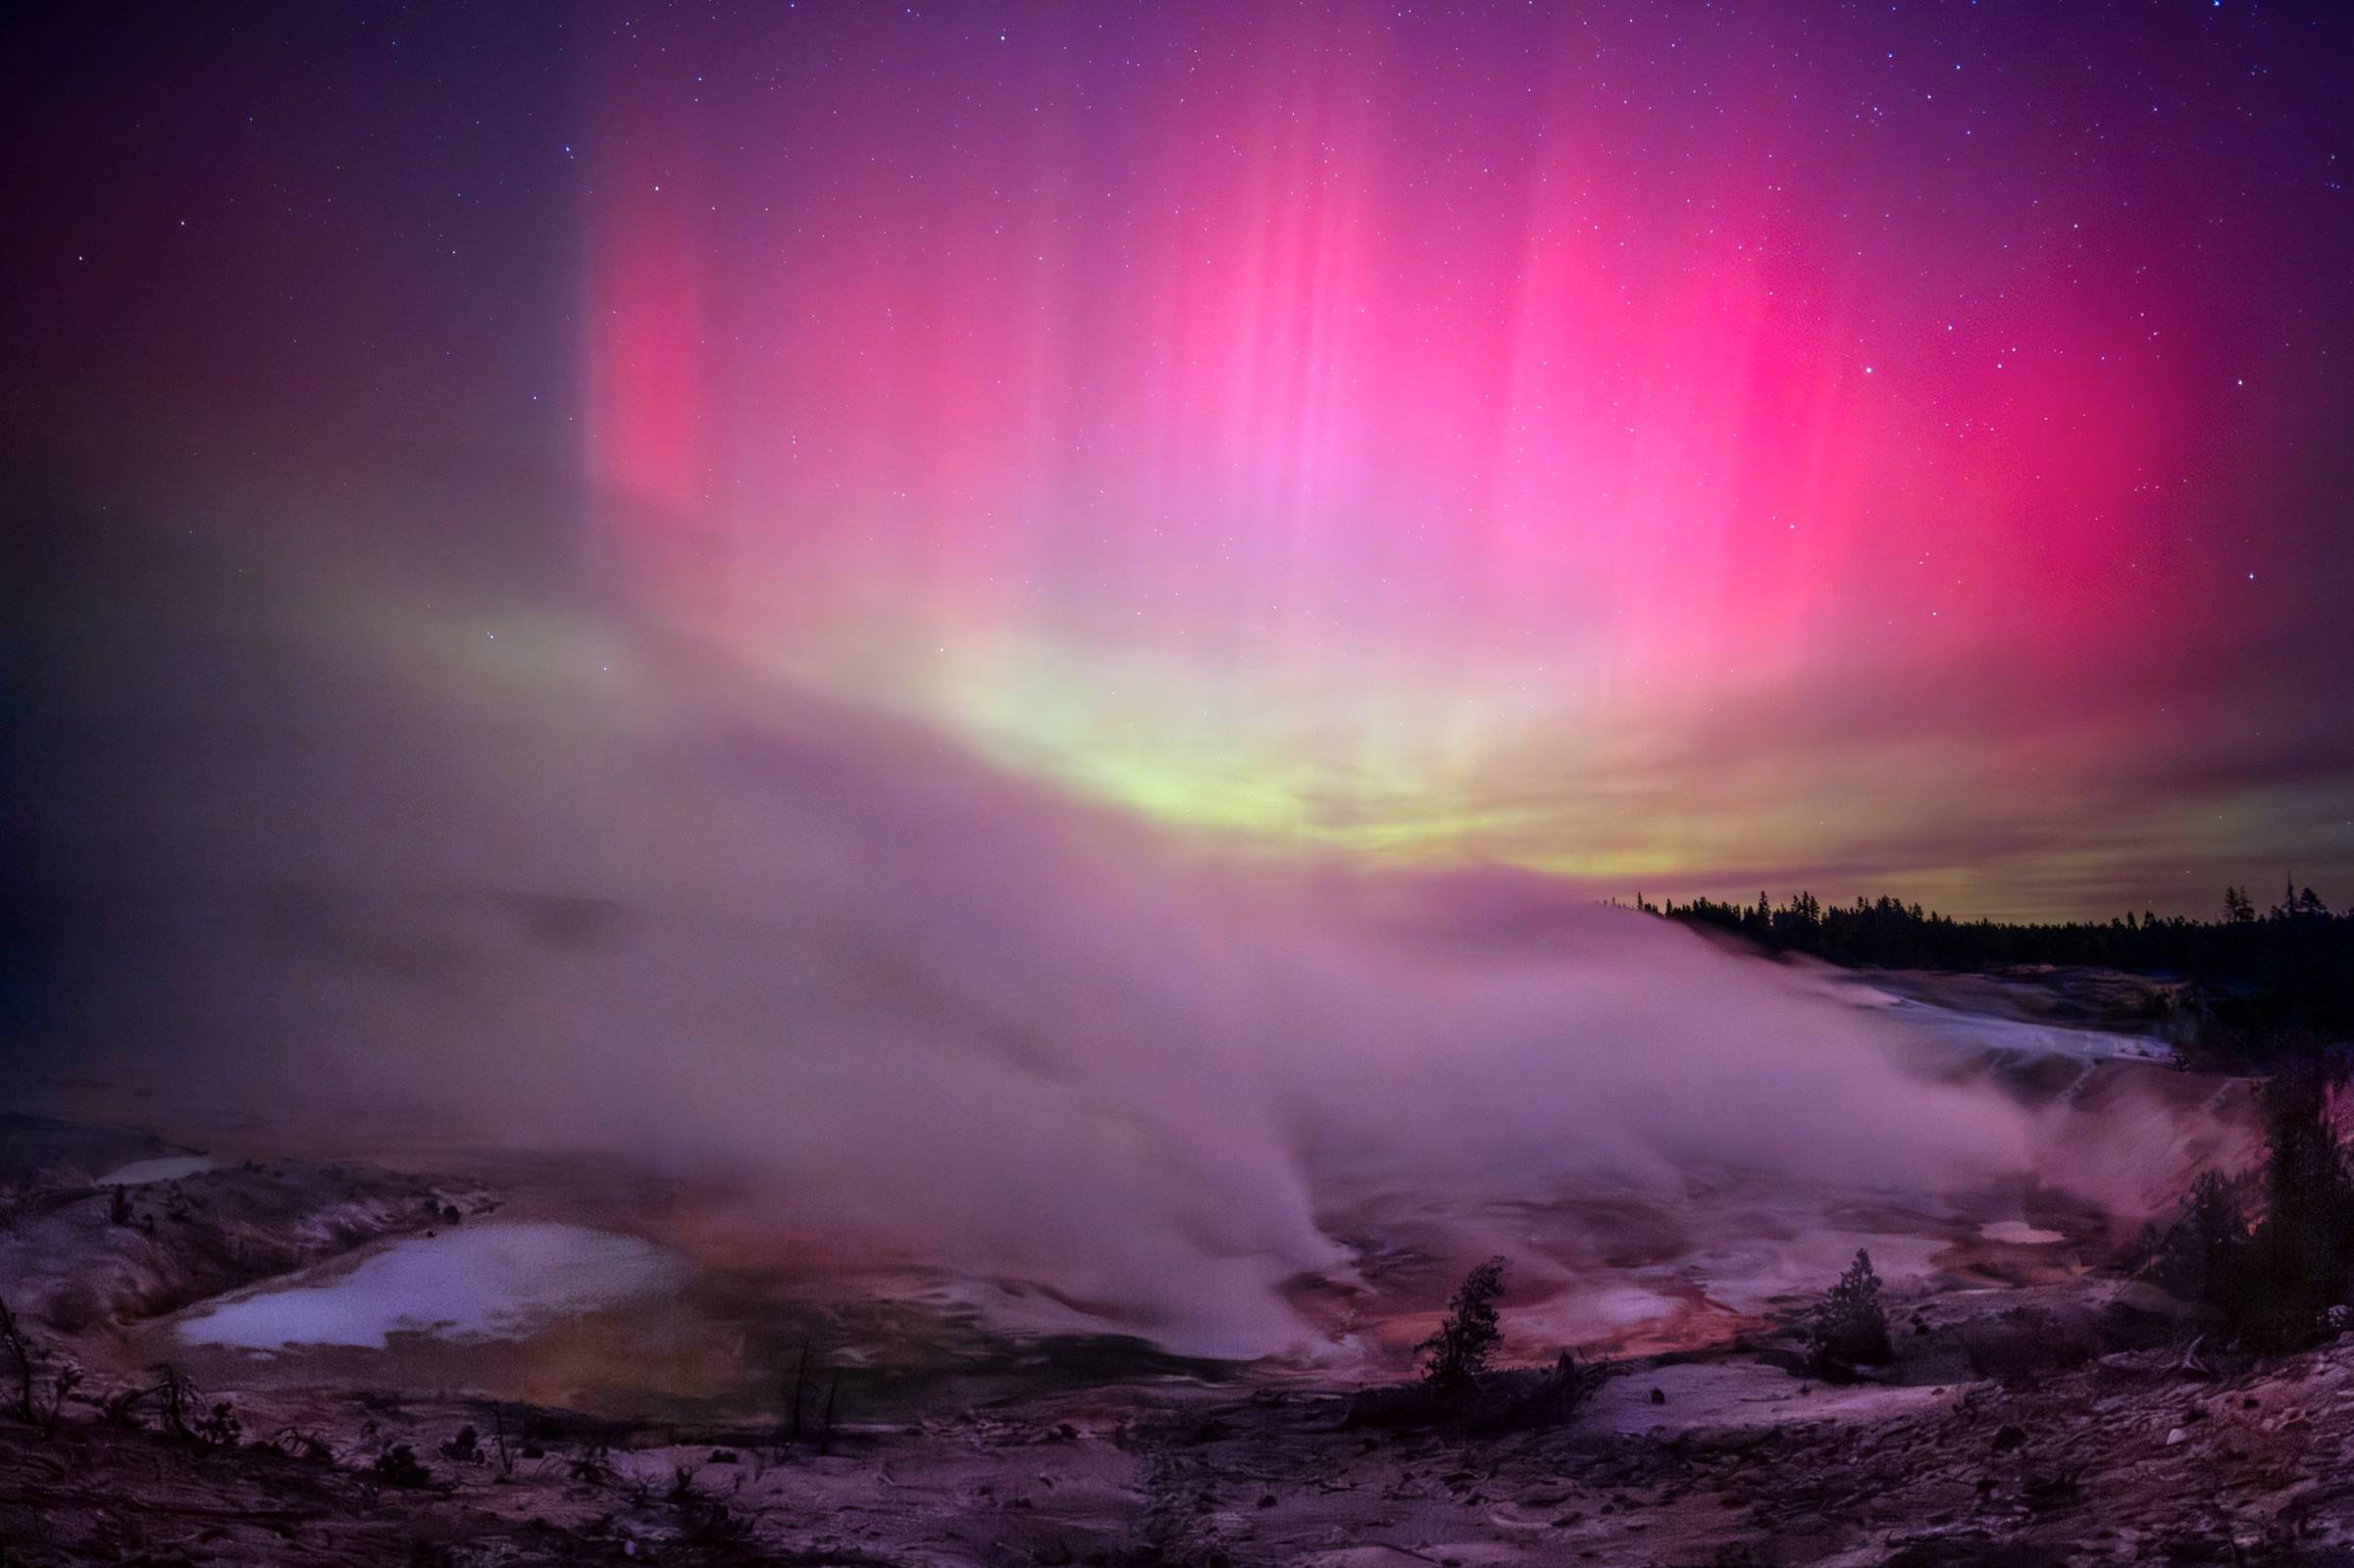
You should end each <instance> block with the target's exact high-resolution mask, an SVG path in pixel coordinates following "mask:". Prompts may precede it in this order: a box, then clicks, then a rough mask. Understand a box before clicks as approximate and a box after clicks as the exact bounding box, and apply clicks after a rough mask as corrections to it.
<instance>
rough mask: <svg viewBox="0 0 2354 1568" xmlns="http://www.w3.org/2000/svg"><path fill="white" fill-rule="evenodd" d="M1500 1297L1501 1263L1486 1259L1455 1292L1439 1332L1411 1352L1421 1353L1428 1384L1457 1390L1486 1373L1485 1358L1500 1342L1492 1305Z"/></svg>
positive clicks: (1501, 1281)
mask: <svg viewBox="0 0 2354 1568" xmlns="http://www.w3.org/2000/svg"><path fill="white" fill-rule="evenodd" d="M1503 1294H1504V1259H1502V1258H1500V1257H1495V1258H1490V1259H1488V1261H1487V1262H1485V1263H1482V1264H1481V1265H1480V1266H1479V1267H1477V1268H1475V1269H1473V1270H1472V1271H1471V1272H1470V1273H1469V1274H1466V1275H1464V1276H1463V1283H1462V1284H1461V1285H1459V1286H1458V1287H1457V1288H1456V1291H1455V1299H1454V1300H1452V1301H1450V1302H1449V1303H1448V1304H1447V1316H1446V1317H1444V1318H1442V1319H1441V1320H1440V1321H1439V1329H1438V1332H1437V1333H1436V1334H1433V1335H1432V1336H1431V1337H1430V1338H1429V1339H1427V1340H1423V1341H1422V1342H1421V1343H1420V1344H1419V1345H1416V1346H1415V1348H1416V1349H1417V1350H1419V1351H1421V1352H1422V1367H1423V1372H1424V1375H1425V1376H1426V1377H1427V1378H1428V1380H1429V1381H1430V1382H1431V1383H1432V1384H1434V1385H1436V1386H1438V1387H1440V1388H1461V1387H1462V1386H1464V1385H1466V1384H1468V1383H1470V1382H1471V1381H1472V1380H1473V1379H1475V1378H1477V1377H1478V1376H1479V1375H1480V1374H1481V1373H1483V1372H1485V1371H1487V1370H1488V1357H1489V1356H1491V1355H1493V1354H1494V1353H1495V1350H1496V1346H1497V1345H1498V1344H1500V1343H1501V1342H1503V1340H1504V1332H1503V1331H1502V1330H1501V1329H1499V1328H1498V1327H1497V1326H1496V1302H1497V1299H1498V1297H1500V1296H1502V1295H1503Z"/></svg>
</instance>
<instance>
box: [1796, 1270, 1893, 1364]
mask: <svg viewBox="0 0 2354 1568" xmlns="http://www.w3.org/2000/svg"><path fill="white" fill-rule="evenodd" d="M1895 1355H1896V1346H1895V1345H1894V1344H1893V1343H1892V1342H1891V1341H1890V1340H1889V1338H1888V1314H1887V1312H1886V1311H1884V1310H1883V1309H1882V1308H1881V1306H1880V1277H1879V1276H1878V1275H1877V1274H1875V1273H1873V1272H1872V1267H1871V1254H1870V1253H1869V1252H1867V1251H1865V1250H1864V1249H1863V1248H1861V1247H1859V1248H1857V1250H1856V1261H1855V1262H1853V1263H1851V1264H1849V1265H1848V1266H1847V1272H1846V1273H1845V1274H1842V1275H1840V1276H1839V1283H1838V1284H1837V1285H1834V1286H1832V1287H1831V1293H1830V1294H1829V1295H1828V1296H1826V1297H1824V1298H1823V1301H1822V1304H1821V1305H1820V1306H1817V1308H1815V1310H1814V1311H1813V1312H1812V1313H1810V1314H1809V1316H1808V1323H1807V1358H1808V1359H1809V1360H1810V1361H1812V1362H1814V1363H1815V1364H1816V1365H1817V1366H1818V1367H1822V1366H1828V1367H1842V1366H1844V1367H1856V1366H1878V1365H1881V1364H1883V1363H1885V1362H1887V1361H1890V1360H1893V1359H1894V1358H1895Z"/></svg>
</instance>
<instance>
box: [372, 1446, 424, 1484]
mask: <svg viewBox="0 0 2354 1568" xmlns="http://www.w3.org/2000/svg"><path fill="white" fill-rule="evenodd" d="M375 1473H376V1479H377V1480H379V1481H381V1482H383V1483H384V1485H385V1486H387V1487H424V1486H429V1485H431V1484H432V1482H433V1479H434V1474H433V1472H432V1471H430V1470H428V1469H426V1468H425V1466H424V1465H423V1464H421V1463H419V1462H418V1459H417V1450H416V1449H414V1448H412V1447H410V1446H409V1445H408V1444H407V1443H405V1442H396V1443H394V1444H392V1446H391V1447H389V1448H386V1449H385V1450H384V1452H383V1453H380V1454H378V1455H377V1456H376V1465H375Z"/></svg>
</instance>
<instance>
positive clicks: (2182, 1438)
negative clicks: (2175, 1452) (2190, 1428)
mask: <svg viewBox="0 0 2354 1568" xmlns="http://www.w3.org/2000/svg"><path fill="white" fill-rule="evenodd" d="M2189 1441H2190V1434H2189V1433H2187V1432H2184V1431H2183V1430H2182V1429H2181V1428H2180V1427H2175V1428H2174V1429H2172V1430H2171V1431H2169V1432H2168V1433H2167V1435H2166V1445H2167V1446H2168V1447H2170V1448H2172V1447H2174V1446H2175V1444H2176V1443H2183V1442H2189Z"/></svg>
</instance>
